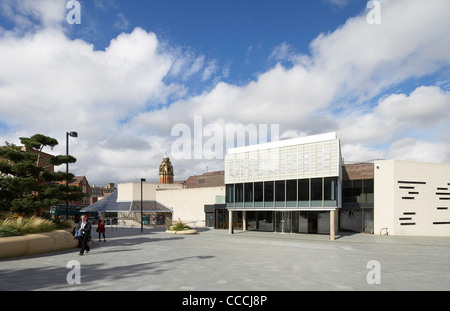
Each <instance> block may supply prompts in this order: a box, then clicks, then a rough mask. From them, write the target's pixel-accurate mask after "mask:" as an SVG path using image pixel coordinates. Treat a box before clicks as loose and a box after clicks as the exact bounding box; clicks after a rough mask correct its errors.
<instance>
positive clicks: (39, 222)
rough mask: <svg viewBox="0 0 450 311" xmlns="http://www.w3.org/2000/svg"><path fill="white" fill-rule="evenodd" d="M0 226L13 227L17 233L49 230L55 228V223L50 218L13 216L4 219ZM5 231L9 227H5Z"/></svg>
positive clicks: (23, 233) (24, 233)
mask: <svg viewBox="0 0 450 311" xmlns="http://www.w3.org/2000/svg"><path fill="white" fill-rule="evenodd" d="M0 228H13V229H15V230H17V231H18V232H19V235H26V234H33V233H41V232H50V231H54V230H55V229H56V225H55V224H54V223H53V222H51V221H50V220H46V219H42V218H38V217H34V216H33V217H30V218H24V217H13V218H8V219H6V220H5V221H4V222H3V223H2V224H0ZM6 230H7V231H8V230H10V229H6Z"/></svg>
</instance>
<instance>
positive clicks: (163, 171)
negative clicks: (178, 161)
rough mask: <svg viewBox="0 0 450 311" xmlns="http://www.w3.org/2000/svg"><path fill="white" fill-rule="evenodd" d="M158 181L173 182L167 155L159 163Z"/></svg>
mask: <svg viewBox="0 0 450 311" xmlns="http://www.w3.org/2000/svg"><path fill="white" fill-rule="evenodd" d="M159 183H160V184H173V166H172V163H171V162H170V159H169V157H167V156H166V157H165V158H163V160H162V162H161V165H160V166H159Z"/></svg>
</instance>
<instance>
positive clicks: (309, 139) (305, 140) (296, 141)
mask: <svg viewBox="0 0 450 311" xmlns="http://www.w3.org/2000/svg"><path fill="white" fill-rule="evenodd" d="M334 139H337V133H336V132H330V133H324V134H318V135H311V136H304V137H297V138H292V139H285V140H280V141H273V142H268V143H263V144H257V145H251V146H243V147H236V148H230V149H228V152H227V154H230V155H231V154H237V153H242V152H249V151H257V150H264V149H272V148H280V147H288V146H295V145H302V144H309V143H316V142H320V141H327V140H334Z"/></svg>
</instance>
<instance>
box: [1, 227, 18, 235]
mask: <svg viewBox="0 0 450 311" xmlns="http://www.w3.org/2000/svg"><path fill="white" fill-rule="evenodd" d="M20 235H21V234H20V231H19V230H17V229H16V228H12V227H8V226H0V238H7V237H11V236H20Z"/></svg>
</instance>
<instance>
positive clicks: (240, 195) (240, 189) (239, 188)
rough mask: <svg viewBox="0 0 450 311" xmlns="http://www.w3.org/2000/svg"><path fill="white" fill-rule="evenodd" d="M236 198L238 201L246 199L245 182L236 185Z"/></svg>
mask: <svg viewBox="0 0 450 311" xmlns="http://www.w3.org/2000/svg"><path fill="white" fill-rule="evenodd" d="M234 193H235V196H234V197H235V200H236V202H239V203H240V202H243V201H244V184H236V185H235V186H234Z"/></svg>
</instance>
